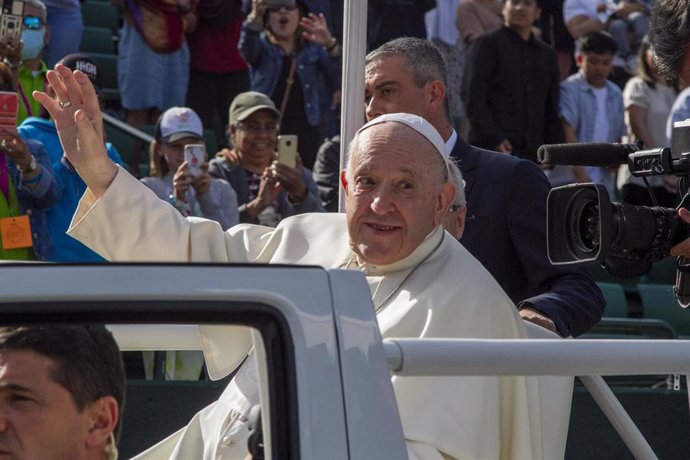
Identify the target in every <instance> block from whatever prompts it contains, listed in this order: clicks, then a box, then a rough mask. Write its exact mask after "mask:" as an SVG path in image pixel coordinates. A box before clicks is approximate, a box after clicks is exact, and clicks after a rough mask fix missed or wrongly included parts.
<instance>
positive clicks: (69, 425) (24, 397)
mask: <svg viewBox="0 0 690 460" xmlns="http://www.w3.org/2000/svg"><path fill="white" fill-rule="evenodd" d="M53 365H54V363H53V361H52V360H51V359H50V358H48V357H46V356H43V355H41V354H38V353H36V352H34V351H28V350H15V351H3V352H2V353H0V458H3V459H4V458H8V459H10V458H11V459H39V458H40V459H56V460H57V459H65V460H66V459H70V458H86V457H87V456H86V455H85V453H86V450H87V447H86V444H87V438H88V432H89V426H90V420H91V419H90V417H89V411H88V409H85V410H84V411H82V412H79V411H78V410H77V406H76V404H75V402H74V400H73V399H72V396H71V395H70V393H69V392H68V391H67V390H66V389H65V388H64V387H62V386H61V385H59V384H57V383H56V382H55V381H54V380H53V378H52V376H51V372H52V368H53Z"/></svg>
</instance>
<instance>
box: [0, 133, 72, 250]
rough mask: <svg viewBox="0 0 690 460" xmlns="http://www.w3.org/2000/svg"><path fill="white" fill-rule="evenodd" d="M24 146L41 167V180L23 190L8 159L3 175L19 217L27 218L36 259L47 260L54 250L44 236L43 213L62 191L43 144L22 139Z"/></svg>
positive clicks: (46, 232) (16, 171)
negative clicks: (13, 192) (9, 183)
mask: <svg viewBox="0 0 690 460" xmlns="http://www.w3.org/2000/svg"><path fill="white" fill-rule="evenodd" d="M24 142H26V146H27V147H28V148H29V152H30V153H31V154H32V155H33V156H34V157H36V161H37V162H38V164H40V165H41V169H42V172H41V179H40V180H39V181H38V184H36V187H34V188H33V189H31V188H29V187H28V186H26V185H25V184H24V183H23V182H22V175H21V173H20V172H19V170H18V169H17V165H16V163H15V162H14V161H12V159H11V158H9V157H7V171H8V174H9V175H10V178H11V180H12V183H13V184H14V185H15V188H16V190H17V199H18V200H19V206H20V207H21V213H22V214H24V215H27V216H29V222H30V225H31V238H32V240H33V245H34V254H35V255H36V259H37V260H48V258H50V257H51V256H52V254H53V252H54V251H55V246H54V245H53V239H52V238H51V237H50V233H48V220H47V218H46V209H47V208H49V207H51V206H53V205H54V204H55V203H57V202H58V201H59V200H60V197H61V196H62V191H61V189H60V185H59V184H58V183H57V180H56V179H55V175H54V174H53V168H52V166H51V165H50V156H48V152H47V151H46V149H45V147H44V146H43V144H42V143H40V142H38V141H34V140H31V139H24Z"/></svg>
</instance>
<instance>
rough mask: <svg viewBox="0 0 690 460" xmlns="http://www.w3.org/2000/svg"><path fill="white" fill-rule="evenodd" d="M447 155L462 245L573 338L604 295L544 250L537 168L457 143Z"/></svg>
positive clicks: (599, 308) (595, 314)
mask: <svg viewBox="0 0 690 460" xmlns="http://www.w3.org/2000/svg"><path fill="white" fill-rule="evenodd" d="M451 156H452V157H453V158H454V159H455V160H456V162H457V164H458V166H459V167H460V171H462V177H463V179H464V180H465V194H466V195H467V217H466V220H465V232H464V233H463V235H462V238H461V239H460V242H461V243H462V245H463V246H465V247H466V248H467V250H468V251H470V252H471V253H472V255H473V256H474V257H476V258H477V259H478V260H479V262H481V263H482V265H484V267H486V269H487V270H489V272H490V273H491V275H492V276H493V277H494V278H496V281H498V284H500V285H501V287H502V288H503V290H504V291H505V292H506V294H508V297H510V299H511V300H512V301H513V302H515V304H516V305H518V306H521V304H523V303H525V302H526V303H528V304H530V305H531V306H533V307H535V308H536V309H537V310H539V311H541V312H543V313H545V314H546V315H548V317H549V318H551V320H552V321H553V322H554V323H555V324H556V329H557V330H558V333H559V334H561V335H562V336H568V335H572V336H578V335H580V334H582V333H583V332H586V331H587V330H588V329H590V328H591V327H592V326H594V325H595V324H596V323H597V322H598V321H599V319H601V315H602V313H603V311H604V306H605V301H604V298H603V295H602V293H601V291H600V290H599V288H598V287H597V285H596V284H595V283H594V281H593V280H592V278H591V276H590V275H589V274H588V273H587V271H585V270H584V269H582V268H580V267H573V266H564V265H561V266H554V265H551V263H550V262H549V259H548V256H547V252H546V197H547V195H548V193H549V189H550V186H549V182H548V181H547V179H546V177H545V176H544V174H543V173H542V172H541V171H540V170H539V167H538V166H537V165H535V164H534V163H532V162H531V161H527V160H521V159H519V158H515V157H513V156H511V155H505V154H503V153H496V152H489V151H488V150H482V149H478V148H476V147H473V146H471V145H469V144H468V143H467V142H465V141H464V140H462V139H460V138H459V137H458V140H457V141H456V143H455V146H454V147H453V151H452V152H451Z"/></svg>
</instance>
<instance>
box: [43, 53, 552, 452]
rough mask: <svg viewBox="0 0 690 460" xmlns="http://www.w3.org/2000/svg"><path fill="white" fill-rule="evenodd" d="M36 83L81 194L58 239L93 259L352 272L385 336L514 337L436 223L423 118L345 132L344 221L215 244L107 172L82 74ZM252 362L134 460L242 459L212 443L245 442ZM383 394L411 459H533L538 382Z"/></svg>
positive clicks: (437, 191) (433, 161) (512, 313)
mask: <svg viewBox="0 0 690 460" xmlns="http://www.w3.org/2000/svg"><path fill="white" fill-rule="evenodd" d="M47 78H48V82H49V84H50V87H51V88H52V89H53V90H54V91H53V92H54V95H53V96H52V97H51V96H49V95H47V94H46V93H42V92H36V93H34V97H35V98H36V99H37V100H38V101H39V102H40V103H41V104H43V106H44V107H45V108H46V109H47V110H48V112H49V113H50V115H51V116H52V117H53V119H54V120H55V123H56V126H57V129H58V133H59V135H60V140H61V142H62V145H63V147H64V150H65V153H66V154H67V156H68V158H69V160H70V161H71V162H72V164H73V165H74V166H75V168H76V170H77V171H78V173H79V174H80V176H81V177H82V179H83V180H84V181H85V182H86V184H87V185H88V190H87V191H86V193H85V194H84V196H83V198H82V200H81V202H80V205H79V208H78V209H77V211H76V213H75V216H74V218H73V221H72V225H71V227H70V229H69V230H68V233H69V234H70V235H71V236H73V237H75V238H77V239H78V240H80V241H81V242H83V243H84V244H86V245H87V246H89V247H90V248H92V249H93V250H95V251H96V252H98V253H99V254H101V255H102V256H104V257H105V258H107V259H109V260H112V261H135V260H136V261H142V260H146V261H190V262H209V261H210V262H233V263H237V262H246V263H255V262H259V263H274V262H275V263H285V264H310V265H321V266H324V267H331V268H349V269H357V270H361V271H363V272H364V273H365V275H366V278H367V282H368V284H369V287H370V289H371V295H372V300H373V304H374V307H375V308H376V312H377V317H378V321H379V326H380V328H381V333H382V335H383V337H420V338H427V337H428V338H431V337H433V338H444V337H445V338H457V337H472V338H522V337H525V332H524V329H523V325H522V323H521V321H520V319H519V317H518V314H517V310H516V308H515V306H514V305H513V304H512V303H511V301H510V300H509V299H508V297H507V296H506V295H505V293H504V292H503V291H502V290H501V288H500V287H499V286H498V284H497V283H496V281H495V280H494V279H493V278H491V276H490V275H489V274H488V272H487V271H486V270H485V269H484V268H483V267H482V266H481V265H480V264H479V263H478V262H477V261H476V260H475V259H474V258H473V257H472V256H471V255H470V254H469V253H468V252H467V251H466V250H465V249H464V248H463V247H462V246H461V245H460V243H458V241H457V240H456V239H455V238H453V237H451V236H450V235H449V234H447V233H446V232H445V231H444V230H443V227H442V226H441V225H440V224H441V223H442V221H443V219H444V217H445V216H446V214H447V212H448V208H449V206H450V205H451V203H453V200H454V198H455V194H456V186H455V184H454V183H453V180H452V177H451V174H449V165H448V160H447V159H446V157H445V153H444V152H445V148H444V144H443V140H442V139H441V137H440V136H439V134H438V133H437V132H436V131H435V129H434V128H433V127H432V126H431V125H430V124H429V123H427V122H426V121H425V120H423V119H422V118H420V117H417V116H413V115H409V114H390V115H386V116H382V117H379V118H376V119H375V120H373V121H371V122H369V123H368V124H366V125H365V126H364V127H362V128H361V129H360V130H359V131H358V132H357V134H356V135H355V138H354V140H353V141H352V144H351V146H350V158H349V164H348V168H347V170H346V171H343V172H342V173H341V182H342V186H343V187H344V189H345V193H346V214H345V215H342V214H304V215H298V216H295V217H291V218H288V219H284V220H283V221H282V222H281V223H280V224H279V225H278V227H277V228H275V229H274V228H264V227H258V226H252V225H239V226H236V227H234V228H231V229H229V230H228V231H226V232H223V231H222V229H221V227H220V226H219V225H218V223H216V222H212V221H207V220H203V219H196V218H188V219H185V218H183V217H182V216H181V215H180V213H178V212H177V211H176V210H175V209H174V208H173V207H172V206H170V205H169V204H168V203H166V202H164V201H162V200H160V199H159V198H158V197H157V196H156V195H154V194H153V193H152V192H151V191H150V190H149V189H147V188H146V187H145V186H144V185H141V184H140V183H139V181H137V180H136V179H134V178H133V177H131V176H130V175H128V174H127V172H126V171H124V170H123V169H119V168H118V167H117V166H116V165H115V164H114V163H112V162H111V161H110V160H109V158H108V156H107V155H106V153H105V150H104V148H103V138H102V132H101V114H100V109H99V107H98V102H97V99H96V95H95V93H94V90H93V87H92V86H91V84H90V82H89V80H88V78H87V77H86V76H85V75H84V74H83V73H81V72H79V71H76V72H74V73H72V72H71V71H70V70H69V69H67V68H65V67H62V66H59V65H58V66H56V70H55V71H50V72H48V75H47ZM457 192H458V193H462V190H458V191H457ZM202 334H203V331H202ZM209 337H210V336H208V337H205V340H206V342H208V341H209V340H211V339H210V338H209ZM202 340H204V339H202ZM253 364H254V362H253V360H252V359H248V360H247V361H246V362H245V364H244V365H243V366H242V368H241V369H240V371H239V372H238V375H237V376H236V377H235V379H234V380H233V382H232V383H231V384H230V385H229V386H228V388H227V390H226V391H225V392H224V394H223V395H222V397H221V399H220V400H219V401H218V402H217V403H215V404H213V405H211V406H209V407H208V408H206V409H205V410H203V411H202V412H201V413H199V414H198V415H197V416H196V417H195V418H194V419H193V420H192V422H190V424H189V425H188V426H187V427H186V428H184V429H182V430H181V431H180V432H178V433H175V434H174V435H173V436H171V437H170V438H168V439H167V440H166V441H164V442H162V443H161V444H159V445H158V446H154V447H153V448H152V449H150V450H149V451H147V452H145V453H144V454H142V458H175V459H188V458H203V459H215V458H228V459H232V458H243V457H244V456H245V455H246V452H247V451H246V443H235V444H236V445H237V446H240V447H235V448H234V450H233V449H230V448H227V446H224V445H223V444H222V442H221V440H222V439H223V437H225V436H226V435H227V434H228V433H239V432H241V431H242V430H244V431H245V432H246V427H245V426H244V423H245V422H244V421H243V420H246V415H247V410H248V409H249V407H251V405H252V404H255V403H256V402H258V401H257V398H256V389H255V388H252V386H253V385H252V381H253V379H254V377H255V371H254V368H253ZM393 387H394V391H395V395H396V399H397V402H398V405H399V410H400V416H401V420H402V425H403V430H404V433H405V438H406V442H407V448H408V454H409V457H410V458H419V459H450V458H457V459H525V460H527V459H540V458H543V454H542V451H541V446H542V439H541V433H542V430H541V422H540V407H539V402H538V394H537V392H538V383H537V382H536V379H531V378H525V377H433V378H432V377H401V378H397V377H396V378H393Z"/></svg>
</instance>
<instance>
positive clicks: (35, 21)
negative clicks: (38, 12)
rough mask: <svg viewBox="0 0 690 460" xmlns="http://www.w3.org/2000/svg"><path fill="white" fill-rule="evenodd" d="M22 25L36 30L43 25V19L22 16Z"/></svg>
mask: <svg viewBox="0 0 690 460" xmlns="http://www.w3.org/2000/svg"><path fill="white" fill-rule="evenodd" d="M24 27H25V28H27V29H29V30H38V29H40V28H41V27H43V21H42V20H41V18H39V17H38V16H24Z"/></svg>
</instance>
